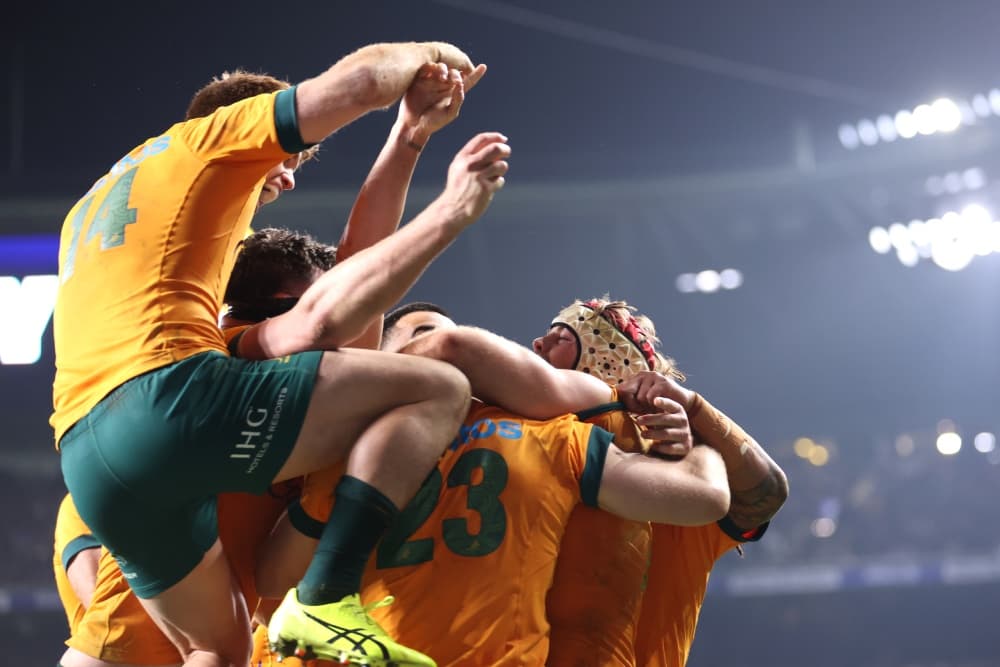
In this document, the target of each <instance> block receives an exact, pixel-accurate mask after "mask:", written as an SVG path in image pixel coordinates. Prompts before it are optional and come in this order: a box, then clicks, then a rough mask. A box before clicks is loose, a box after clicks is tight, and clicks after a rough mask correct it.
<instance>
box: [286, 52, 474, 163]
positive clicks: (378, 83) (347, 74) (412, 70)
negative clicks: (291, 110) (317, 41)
mask: <svg viewBox="0 0 1000 667" xmlns="http://www.w3.org/2000/svg"><path fill="white" fill-rule="evenodd" d="M434 63H442V64H444V65H445V66H447V67H448V68H450V69H455V70H458V71H459V72H461V73H462V74H463V75H471V74H472V73H473V71H474V70H475V68H474V67H473V65H472V61H471V60H469V57H468V56H467V55H465V54H464V53H462V51H461V50H460V49H458V48H457V47H455V46H452V45H451V44H447V43H444V42H408V43H388V44H372V45H369V46H365V47H363V48H360V49H358V50H357V51H355V52H354V53H351V54H350V55H347V56H345V57H343V58H341V59H340V60H339V61H337V63H336V64H335V65H333V66H332V67H331V68H330V69H328V70H327V71H325V72H323V73H322V74H320V75H319V76H316V77H314V78H312V79H307V80H306V81H303V82H302V83H300V84H299V85H298V88H297V90H296V104H295V107H296V113H297V116H298V126H299V134H300V135H301V138H302V141H303V142H305V143H307V144H314V143H318V142H320V141H322V140H323V139H325V138H326V137H327V136H328V135H330V134H332V133H333V132H336V131H337V130H338V129H340V128H341V127H343V126H344V125H347V124H348V123H350V122H351V121H353V120H355V119H357V118H359V117H360V116H363V115H364V114H366V113H368V112H369V111H372V110H374V109H382V108H385V107H387V106H389V105H390V104H392V103H393V102H395V101H396V100H398V99H399V98H400V97H401V96H402V95H403V93H404V92H406V89H407V88H409V87H410V84H411V83H412V82H413V79H414V76H415V75H416V74H417V72H418V70H420V68H421V67H423V66H424V65H428V64H434Z"/></svg>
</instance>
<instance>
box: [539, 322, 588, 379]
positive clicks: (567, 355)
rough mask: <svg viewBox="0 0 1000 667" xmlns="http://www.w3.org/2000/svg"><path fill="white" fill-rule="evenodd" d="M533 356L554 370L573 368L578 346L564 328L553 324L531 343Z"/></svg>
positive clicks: (570, 333) (572, 336)
mask: <svg viewBox="0 0 1000 667" xmlns="http://www.w3.org/2000/svg"><path fill="white" fill-rule="evenodd" d="M531 348H532V349H533V350H534V351H535V354H537V355H538V356H540V357H541V358H542V359H544V360H545V361H547V362H549V363H550V364H551V365H553V366H555V367H556V368H568V369H571V370H572V368H573V366H574V364H576V360H577V357H579V356H580V344H579V343H578V342H577V340H576V336H574V335H573V332H571V331H570V330H569V329H567V328H566V327H564V326H562V325H561V324H555V325H553V326H552V327H551V328H549V330H548V332H547V333H546V334H545V335H544V336H542V337H540V338H536V339H535V340H533V341H532V342H531Z"/></svg>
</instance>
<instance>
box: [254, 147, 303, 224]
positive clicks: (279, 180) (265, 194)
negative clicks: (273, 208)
mask: <svg viewBox="0 0 1000 667" xmlns="http://www.w3.org/2000/svg"><path fill="white" fill-rule="evenodd" d="M300 162H301V159H300V156H298V155H293V156H292V157H290V158H288V159H287V160H285V161H284V162H282V163H281V164H279V165H278V166H276V167H275V168H274V169H272V170H271V171H269V172H267V176H266V177H265V178H264V189H263V190H261V191H260V199H258V200H257V210H260V207H261V206H263V205H264V204H270V203H271V202H273V201H275V200H277V199H278V197H280V196H281V193H282V192H284V191H285V190H294V189H295V170H296V169H298V168H299V163H300Z"/></svg>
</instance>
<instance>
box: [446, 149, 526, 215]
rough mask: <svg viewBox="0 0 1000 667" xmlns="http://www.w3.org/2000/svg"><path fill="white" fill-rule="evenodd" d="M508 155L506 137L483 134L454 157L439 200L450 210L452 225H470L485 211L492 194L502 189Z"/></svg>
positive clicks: (509, 151)
mask: <svg viewBox="0 0 1000 667" xmlns="http://www.w3.org/2000/svg"><path fill="white" fill-rule="evenodd" d="M510 153H511V150H510V146H509V145H507V137H505V136H504V135H502V134H500V133H499V132H483V133H481V134H477V135H476V136H474V137H473V138H472V139H471V140H470V141H469V142H468V143H467V144H465V146H464V147H463V148H462V150H460V151H459V152H458V154H456V155H455V158H454V159H453V160H452V162H451V166H449V167H448V184H447V185H446V186H445V189H444V192H443V193H442V195H441V198H440V200H441V201H442V203H443V204H444V205H445V206H447V207H449V208H450V209H451V210H450V212H449V215H450V217H451V218H452V219H453V220H454V221H455V222H458V223H460V224H462V225H469V224H472V223H473V222H475V221H476V220H477V219H478V218H479V216H481V215H482V214H483V212H484V211H486V208H487V207H488V206H489V204H490V201H492V199H493V194H494V193H495V192H496V191H497V190H499V189H500V188H502V187H503V186H504V182H505V180H504V175H505V174H506V173H507V169H508V164H507V158H509V157H510Z"/></svg>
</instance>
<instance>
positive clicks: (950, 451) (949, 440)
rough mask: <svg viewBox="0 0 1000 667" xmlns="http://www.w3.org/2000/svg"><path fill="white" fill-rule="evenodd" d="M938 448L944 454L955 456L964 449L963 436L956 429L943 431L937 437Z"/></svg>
mask: <svg viewBox="0 0 1000 667" xmlns="http://www.w3.org/2000/svg"><path fill="white" fill-rule="evenodd" d="M936 444H937V450H938V452H939V453H940V454H941V455H943V456H954V455H955V454H958V452H960V451H961V449H962V436H960V435H959V434H958V433H955V432H954V431H951V432H947V433H942V434H940V435H939V436H938V437H937V443H936Z"/></svg>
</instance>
